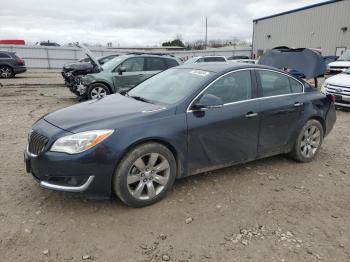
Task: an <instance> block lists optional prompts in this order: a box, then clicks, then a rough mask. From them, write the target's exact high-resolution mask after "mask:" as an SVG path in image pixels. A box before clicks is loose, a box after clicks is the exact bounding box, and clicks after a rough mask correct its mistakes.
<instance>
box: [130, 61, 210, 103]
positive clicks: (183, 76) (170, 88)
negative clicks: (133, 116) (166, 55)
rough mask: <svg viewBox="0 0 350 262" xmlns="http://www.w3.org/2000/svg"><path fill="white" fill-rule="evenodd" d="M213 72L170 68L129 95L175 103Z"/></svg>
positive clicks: (143, 83) (151, 100) (131, 91)
mask: <svg viewBox="0 0 350 262" xmlns="http://www.w3.org/2000/svg"><path fill="white" fill-rule="evenodd" d="M212 74H213V73H212V72H208V71H203V70H196V69H182V68H176V69H175V68H174V69H168V70H166V71H164V72H162V73H159V74H157V75H155V76H153V77H152V78H150V79H148V80H146V81H144V82H142V83H141V84H139V85H137V86H136V87H135V88H133V89H132V90H130V91H129V92H128V93H127V95H128V96H130V97H134V98H138V99H139V100H143V101H149V102H152V103H155V104H166V105H170V104H175V103H177V102H179V101H181V100H182V99H184V98H186V97H187V96H188V95H189V94H191V93H192V92H194V91H195V90H197V89H198V88H199V87H200V86H201V84H202V83H203V82H205V81H206V80H208V78H209V77H210V76H211V75H212Z"/></svg>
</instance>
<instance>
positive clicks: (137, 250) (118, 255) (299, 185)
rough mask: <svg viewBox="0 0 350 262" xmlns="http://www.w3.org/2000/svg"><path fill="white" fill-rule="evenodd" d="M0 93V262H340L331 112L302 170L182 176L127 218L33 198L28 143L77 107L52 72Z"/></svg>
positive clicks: (341, 130)
mask: <svg viewBox="0 0 350 262" xmlns="http://www.w3.org/2000/svg"><path fill="white" fill-rule="evenodd" d="M46 81H49V82H48V83H49V84H47V85H46V84H45V83H46ZM0 82H1V83H2V84H3V86H2V87H0V110H1V112H2V114H1V115H0V123H1V124H0V159H1V169H0V255H1V259H0V260H1V261H83V260H84V261H92V260H93V261H235V262H241V261H259V262H261V261H269V262H271V261H278V262H283V261H284V262H287V261H298V262H299V261H327V262H328V261H336V262H342V261H350V223H349V217H350V168H349V167H350V147H349V146H350V136H349V128H350V118H349V114H350V112H345V111H337V117H338V120H337V123H336V126H335V128H334V130H333V131H332V132H331V134H330V135H329V136H328V137H327V138H326V140H325V142H324V144H323V148H322V151H321V154H320V156H319V159H317V160H316V161H314V162H312V163H308V164H299V163H296V162H294V161H292V160H290V159H288V158H287V157H285V156H276V157H272V158H268V159H264V160H259V161H255V162H252V163H249V164H246V165H239V166H235V167H231V168H226V169H221V170H218V171H215V172H209V173H205V174H201V175H197V176H192V177H188V178H185V179H182V180H178V181H176V183H175V186H174V188H173V190H172V191H171V192H170V193H169V194H168V195H167V197H166V198H165V199H164V200H163V201H161V202H159V203H157V204H155V205H153V206H150V207H146V208H142V209H133V208H128V207H126V206H125V205H123V204H122V203H121V202H120V201H118V200H116V199H112V200H110V201H96V200H88V199H85V198H83V197H79V196H75V195H70V194H65V193H58V192H52V191H48V190H45V189H42V188H40V187H39V186H38V185H37V183H36V182H35V181H34V180H33V179H32V178H31V177H30V175H28V174H26V173H25V167H24V163H23V153H22V152H23V150H24V148H25V146H26V139H27V132H28V130H29V129H30V126H31V125H32V123H33V122H34V121H35V120H36V119H38V118H39V117H40V116H42V115H43V114H45V113H47V112H50V111H53V110H55V109H57V108H61V107H65V106H68V105H72V104H75V103H77V100H76V98H75V97H74V96H73V95H72V94H70V93H69V91H68V90H67V89H66V88H64V87H62V86H61V85H62V83H63V81H62V79H61V77H60V76H59V74H58V73H57V72H46V73H39V72H34V73H26V74H23V75H19V76H18V78H17V77H16V78H15V79H11V80H6V81H4V80H0ZM37 84H39V85H37Z"/></svg>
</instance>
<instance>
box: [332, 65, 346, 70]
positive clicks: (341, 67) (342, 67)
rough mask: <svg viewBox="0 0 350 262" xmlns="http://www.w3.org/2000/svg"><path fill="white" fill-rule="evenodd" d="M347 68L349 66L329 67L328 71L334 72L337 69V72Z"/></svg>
mask: <svg viewBox="0 0 350 262" xmlns="http://www.w3.org/2000/svg"><path fill="white" fill-rule="evenodd" d="M348 68H349V66H331V67H330V69H335V70H336V69H339V70H340V69H348Z"/></svg>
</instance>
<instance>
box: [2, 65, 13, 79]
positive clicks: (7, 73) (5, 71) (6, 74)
mask: <svg viewBox="0 0 350 262" xmlns="http://www.w3.org/2000/svg"><path fill="white" fill-rule="evenodd" d="M14 76H15V73H14V72H13V69H12V68H11V67H9V66H6V65H3V66H0V78H13V77H14Z"/></svg>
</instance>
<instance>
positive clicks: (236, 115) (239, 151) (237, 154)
mask: <svg viewBox="0 0 350 262" xmlns="http://www.w3.org/2000/svg"><path fill="white" fill-rule="evenodd" d="M255 90H256V84H255V77H254V75H253V74H252V73H251V71H250V70H239V71H234V72H230V73H227V74H225V75H224V76H222V77H219V78H218V79H217V80H215V81H214V82H213V83H212V84H210V85H209V86H208V87H207V88H206V89H205V90H204V91H203V92H202V93H201V94H200V96H199V97H198V98H197V99H195V100H194V103H195V101H196V100H198V99H199V98H200V97H201V96H202V95H204V94H212V95H215V96H217V97H220V98H221V99H222V101H223V103H224V105H223V106H222V107H221V108H210V109H209V108H208V109H206V110H203V111H194V110H191V107H189V110H188V111H187V124H188V158H189V160H188V163H189V170H190V172H191V173H200V172H203V171H205V170H209V169H215V168H219V167H223V166H227V165H230V164H233V163H237V162H244V161H248V160H252V159H254V158H255V157H256V155H257V145H258V127H259V115H258V114H257V112H258V111H259V108H258V107H259V101H258V100H256V99H252V98H254V97H255V94H256V92H255Z"/></svg>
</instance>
